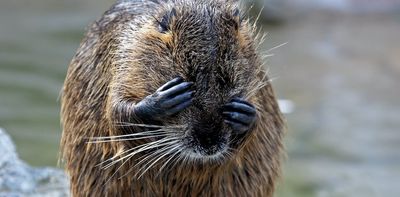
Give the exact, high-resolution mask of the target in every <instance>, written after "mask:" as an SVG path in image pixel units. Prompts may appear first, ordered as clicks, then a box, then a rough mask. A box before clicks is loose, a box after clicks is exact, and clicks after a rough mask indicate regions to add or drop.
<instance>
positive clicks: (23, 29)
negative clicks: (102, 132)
mask: <svg viewBox="0 0 400 197" xmlns="http://www.w3.org/2000/svg"><path fill="white" fill-rule="evenodd" d="M67 2H68V3H67ZM89 3H91V5H95V6H98V7H97V8H93V7H89V6H88V5H89ZM108 5H109V3H106V2H100V3H94V2H93V1H91V2H90V1H75V2H71V1H64V2H63V1H58V2H52V1H35V3H33V2H30V1H23V0H17V1H10V2H7V1H6V2H5V1H1V2H0V127H3V128H5V129H6V130H7V132H9V133H10V135H11V136H12V138H13V139H14V140H15V142H16V144H17V147H18V152H19V154H20V156H21V157H22V159H24V160H26V161H28V162H29V163H30V164H33V165H51V166H55V165H56V161H57V156H58V144H59V139H60V136H61V129H60V123H59V122H60V118H59V111H60V103H59V101H58V96H59V92H60V89H61V87H62V83H63V80H64V77H65V74H66V70H67V66H68V64H69V61H70V60H71V58H72V56H73V54H74V53H75V51H76V48H77V47H78V45H79V42H80V40H81V39H82V37H83V33H84V30H85V27H86V26H87V25H88V24H89V22H90V21H93V20H94V19H95V18H96V17H97V16H99V15H100V14H101V13H102V12H103V11H104V10H105V9H106V7H108Z"/></svg>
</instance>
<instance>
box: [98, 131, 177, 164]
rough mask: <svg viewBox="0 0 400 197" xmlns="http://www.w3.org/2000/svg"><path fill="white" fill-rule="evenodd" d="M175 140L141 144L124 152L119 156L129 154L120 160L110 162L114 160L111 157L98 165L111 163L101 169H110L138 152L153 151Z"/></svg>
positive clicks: (167, 139) (168, 139) (166, 139)
mask: <svg viewBox="0 0 400 197" xmlns="http://www.w3.org/2000/svg"><path fill="white" fill-rule="evenodd" d="M177 139H178V138H177V137H176V138H164V139H161V140H158V141H154V142H150V143H147V144H142V145H139V146H137V147H134V148H131V149H129V150H126V151H124V152H123V153H121V154H120V155H123V154H126V153H129V152H131V153H129V154H128V155H126V156H124V157H121V158H119V159H117V160H115V161H112V160H113V159H114V158H115V157H112V158H110V159H108V160H106V161H104V162H102V163H100V164H99V165H102V164H104V163H106V162H107V161H112V162H111V163H109V164H107V165H106V166H104V167H102V168H103V169H107V168H109V167H111V166H112V165H114V164H116V163H118V162H120V161H121V160H124V159H125V158H128V157H131V156H133V155H136V154H138V153H140V152H143V151H145V150H150V149H154V148H157V147H160V146H164V145H168V144H170V143H171V142H170V141H172V140H177ZM132 151H133V152H132Z"/></svg>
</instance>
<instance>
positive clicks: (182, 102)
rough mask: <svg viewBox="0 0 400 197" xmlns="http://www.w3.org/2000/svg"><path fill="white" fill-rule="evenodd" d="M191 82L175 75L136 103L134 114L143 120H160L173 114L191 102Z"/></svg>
mask: <svg viewBox="0 0 400 197" xmlns="http://www.w3.org/2000/svg"><path fill="white" fill-rule="evenodd" d="M192 85H193V83H192V82H185V81H183V79H182V78H181V77H177V78H175V79H173V80H171V81H169V82H167V83H166V84H164V85H163V86H161V87H160V88H159V89H157V91H156V92H155V93H154V94H152V95H149V96H147V97H146V98H144V99H143V100H142V101H140V102H139V103H137V104H136V106H135V114H136V115H137V116H139V117H140V118H142V119H144V120H160V119H162V118H165V117H167V116H171V115H174V114H176V113H178V112H180V111H182V110H184V109H185V108H187V107H189V106H190V105H191V104H192V96H193V91H192V90H191V89H190V88H191V87H192Z"/></svg>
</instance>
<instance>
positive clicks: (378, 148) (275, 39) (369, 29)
mask: <svg viewBox="0 0 400 197" xmlns="http://www.w3.org/2000/svg"><path fill="white" fill-rule="evenodd" d="M111 4H112V1H111V0H101V1H99V0H70V1H67V0H58V1H51V0H35V1H30V0H14V1H1V2H0V127H3V128H5V129H6V131H7V132H8V133H9V134H10V135H11V136H12V138H13V140H14V141H15V142H16V145H17V149H18V153H19V154H20V157H21V158H22V159H23V160H25V161H27V162H28V163H29V164H31V165H35V166H56V164H57V157H58V144H59V140H60V136H61V129H60V123H59V119H60V118H59V111H60V103H59V101H58V96H59V92H60V89H61V87H62V83H63V80H64V77H65V74H66V70H67V66H68V64H69V61H70V60H71V59H72V56H73V55H74V53H75V51H76V49H77V47H78V45H79V42H80V40H81V39H82V38H83V34H84V31H85V27H86V26H87V25H88V24H90V22H92V21H93V20H95V19H96V18H98V17H99V16H100V15H101V14H102V12H104V11H105V10H106V9H107V8H108V7H109V6H110V5H111ZM394 16H395V17H393V16H391V15H379V16H367V17H364V16H359V17H357V16H341V14H339V15H325V14H315V15H313V14H311V15H310V16H309V17H304V18H299V19H293V20H292V21H289V22H287V23H284V24H282V25H279V26H265V27H264V30H265V31H268V32H269V37H268V39H267V42H266V43H265V44H264V45H263V47H262V48H263V49H264V50H267V49H269V48H273V47H274V46H277V45H280V44H282V43H284V42H289V43H288V45H286V46H285V47H281V48H280V49H279V50H277V51H273V52H271V53H275V56H274V57H273V58H271V59H270V60H269V61H268V65H269V66H270V67H271V75H272V77H276V78H277V79H276V80H275V81H274V82H273V85H274V86H275V88H276V90H277V93H278V95H279V97H280V98H287V99H291V100H293V101H294V102H295V103H296V106H297V108H296V111H295V112H294V113H293V114H290V115H288V116H287V119H288V123H289V131H288V134H287V138H286V146H287V151H288V159H287V160H286V162H285V168H284V178H283V179H282V181H281V184H280V189H279V193H278V196H284V197H291V196H293V197H303V196H304V197H309V196H321V197H324V196H350V197H357V196H362V197H366V196H372V197H373V196H385V197H394V196H396V195H397V194H398V193H400V191H399V189H398V187H396V184H395V183H398V182H399V181H400V180H399V177H400V167H399V166H400V154H398V151H397V150H398V149H399V148H400V135H399V133H398V131H399V128H400V123H399V121H398V117H399V116H400V107H399V105H398V98H400V92H399V91H394V90H397V89H398V84H400V81H399V80H400V66H399V65H400V59H399V56H398V54H400V48H399V46H400V43H399V39H398V32H400V21H399V17H398V16H399V15H398V14H397V15H394ZM354 35H357V36H354ZM369 46H374V47H369ZM387 90H392V91H387ZM396 117H397V118H396Z"/></svg>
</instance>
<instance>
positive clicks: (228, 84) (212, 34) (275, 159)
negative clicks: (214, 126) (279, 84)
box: [61, 0, 284, 197]
mask: <svg viewBox="0 0 400 197" xmlns="http://www.w3.org/2000/svg"><path fill="white" fill-rule="evenodd" d="M236 7H237V3H236V2H234V1H225V0H219V1H211V0H200V1H189V0H176V1H175V3H174V2H172V1H168V2H167V1H161V0H159V1H156V0H153V1H150V0H148V1H143V2H142V1H134V0H132V1H129V0H125V1H118V2H117V4H115V5H114V6H113V7H112V8H111V9H110V10H109V11H107V12H106V13H105V14H104V16H103V17H102V18H101V19H100V20H98V21H97V22H95V23H94V24H93V25H92V26H91V27H90V29H89V31H88V33H87V35H86V38H85V39H84V40H83V41H82V44H81V46H80V47H79V50H78V52H77V54H76V55H75V57H74V59H73V60H72V62H71V64H70V66H69V69H68V74H67V76H66V80H65V84H64V87H63V92H62V124H63V136H62V140H61V149H62V150H61V154H62V161H63V162H64V163H65V166H66V170H67V172H68V174H69V175H70V178H71V194H72V195H73V196H99V195H100V196H263V197H268V196H272V195H273V192H274V189H275V183H276V180H277V179H278V178H279V175H280V170H281V169H280V166H281V155H282V137H283V130H284V126H283V125H284V123H283V120H282V117H281V114H280V111H279V107H278V105H277V102H276V99H275V95H274V92H273V90H272V87H271V85H270V84H269V81H268V78H267V77H266V74H265V72H264V68H263V66H262V63H261V60H260V58H259V56H258V53H257V52H256V47H257V44H256V41H255V31H254V28H253V26H252V25H251V24H250V23H249V21H248V20H247V19H245V20H243V21H241V22H240V23H237V24H238V25H239V26H238V27H235V22H237V21H235V20H238V19H236V18H235V17H233V16H232V13H233V12H234V10H235V9H236ZM172 8H174V9H175V11H176V12H177V13H180V14H177V15H179V16H181V15H183V16H185V15H187V14H190V13H193V12H194V13H208V14H209V15H208V18H209V19H213V21H212V22H205V23H204V20H205V19H204V18H202V17H201V14H199V15H196V16H195V17H192V20H193V21H189V22H188V23H186V24H185V23H182V25H186V26H185V29H186V31H180V30H176V31H175V30H174V29H172V30H170V31H168V32H165V33H162V32H160V31H159V29H158V26H157V24H156V23H155V19H160V18H161V17H163V16H164V15H165V14H166V13H168V12H170V11H171V9H172ZM188 8H190V9H188ZM182 13H184V14H182ZM221 16H222V17H221ZM196 17H198V18H196ZM240 20H241V19H240ZM177 21H180V20H178V19H175V20H173V21H172V23H174V22H175V23H176V22H177ZM197 22H199V23H200V24H196V23H197ZM202 22H203V23H204V24H206V25H211V26H209V27H210V29H207V28H208V27H207V26H204V24H203V23H202ZM189 23H191V24H195V25H193V26H196V25H198V26H202V27H204V28H201V29H191V28H192V27H191V26H190V25H187V24H189ZM211 27H212V28H211ZM200 30H204V32H201V33H200V34H207V35H208V36H207V38H209V39H210V40H209V41H206V42H205V43H203V45H198V43H201V42H203V40H202V39H204V38H205V37H190V36H191V34H196V33H198V32H196V31H200ZM221 35H224V36H223V39H219V37H221ZM189 37H190V39H189ZM178 38H179V39H178ZM182 38H184V39H182ZM196 39H197V40H196ZM189 40H190V41H192V42H188V41H189ZM216 40H217V41H216ZM182 42H185V43H182ZM193 43H197V44H193ZM193 51H195V52H196V54H191V52H192V53H193ZM226 73H228V74H226ZM179 75H180V76H183V77H184V78H185V79H187V80H188V81H194V82H195V83H196V84H197V85H196V91H197V92H196V96H195V98H196V100H195V103H194V106H195V107H191V108H189V109H187V110H185V111H184V112H182V113H180V114H179V115H178V116H175V117H172V118H169V119H166V120H163V122H160V123H157V124H163V125H182V124H183V123H188V122H189V123H191V124H194V123H195V122H193V121H199V120H198V118H196V117H218V115H216V113H217V112H216V110H215V108H217V107H218V105H220V104H223V103H224V102H228V100H229V98H231V97H232V96H237V95H240V96H243V97H245V98H246V99H247V100H248V101H249V102H251V103H253V104H254V105H255V106H256V108H257V111H258V121H257V123H256V125H255V126H254V128H253V129H252V131H250V132H248V134H246V136H244V137H243V140H241V141H240V142H238V144H237V147H235V149H234V150H231V151H230V155H225V158H223V159H220V160H219V162H199V161H197V160H193V159H192V160H191V159H190V158H188V157H185V156H184V153H179V155H180V157H178V156H177V157H176V158H175V159H174V160H175V161H172V162H171V163H170V165H167V166H165V168H164V169H163V171H161V172H159V168H160V167H161V165H162V164H163V161H164V162H165V159H164V160H161V161H160V162H158V163H156V164H155V166H154V167H152V168H150V169H149V170H148V171H147V172H146V173H145V174H143V176H142V177H140V179H139V180H138V177H137V176H134V175H135V172H137V171H138V170H139V168H140V167H142V166H136V167H135V164H136V163H137V161H138V159H140V156H143V155H137V156H134V157H132V158H131V159H129V160H127V161H126V163H125V164H124V165H120V163H119V164H118V165H113V166H110V167H109V168H107V169H104V168H102V166H101V165H100V166H99V165H98V164H99V163H100V164H101V162H103V161H106V160H107V159H109V158H118V156H119V155H120V154H121V153H122V152H123V151H125V150H128V149H130V148H132V147H135V146H138V145H140V144H143V143H145V142H146V140H144V141H143V140H138V141H125V142H110V143H88V139H91V138H96V137H102V136H118V135H123V134H129V133H135V132H142V131H144V130H145V129H144V128H141V127H138V126H130V127H128V126H123V125H121V124H120V123H138V124H139V123H141V122H140V120H139V119H138V118H136V117H135V114H133V113H132V109H133V106H134V104H135V103H136V102H138V101H140V100H141V99H143V98H144V97H146V96H147V95H149V94H151V93H153V92H154V91H155V90H156V89H157V88H158V87H160V86H161V85H163V84H164V83H165V82H167V81H169V80H170V79H172V78H174V77H176V76H179ZM210 87H212V88H210ZM212 98H215V99H212ZM196 106H197V107H196ZM191 121H192V122H191ZM224 129H225V128H224ZM176 132H179V131H176ZM150 154H151V153H150ZM166 158H168V157H166ZM127 173H128V174H127Z"/></svg>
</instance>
